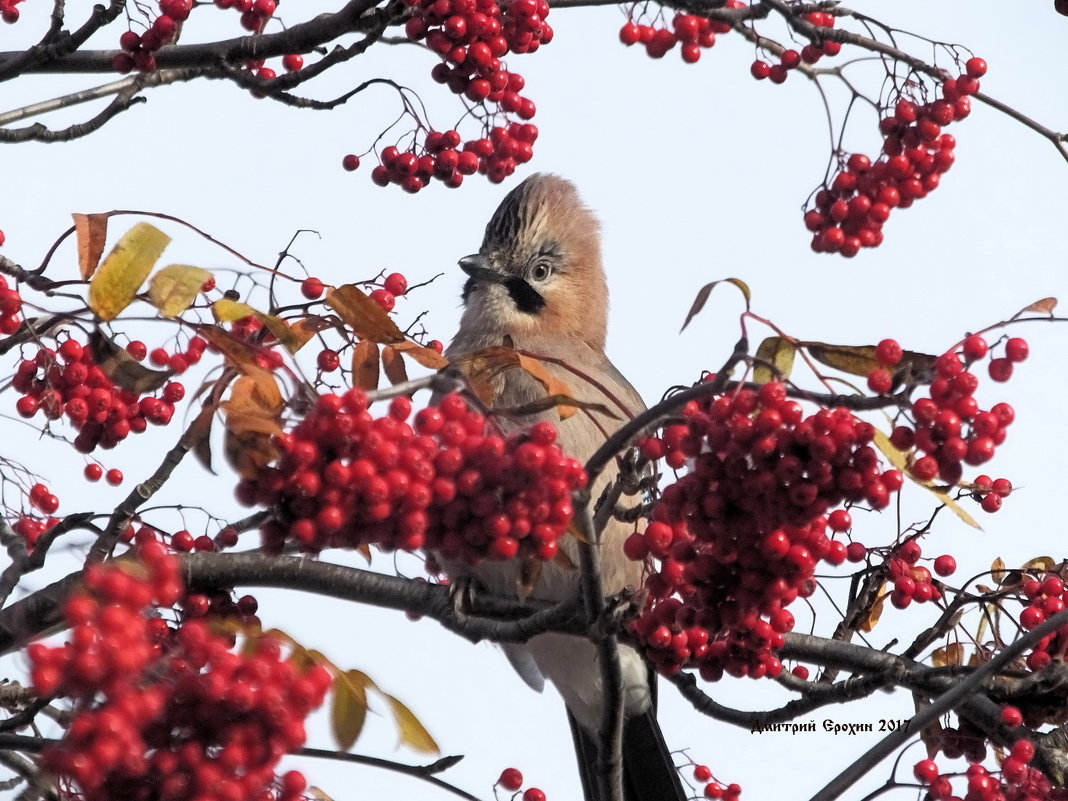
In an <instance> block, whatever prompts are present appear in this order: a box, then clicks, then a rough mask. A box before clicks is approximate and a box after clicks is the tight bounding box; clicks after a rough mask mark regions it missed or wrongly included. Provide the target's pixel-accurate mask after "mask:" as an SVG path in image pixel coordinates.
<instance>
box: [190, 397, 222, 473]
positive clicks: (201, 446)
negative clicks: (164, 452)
mask: <svg viewBox="0 0 1068 801" xmlns="http://www.w3.org/2000/svg"><path fill="white" fill-rule="evenodd" d="M214 422H215V407H213V406H211V405H210V404H209V405H206V406H204V407H202V408H201V410H200V412H199V413H198V414H197V416H196V419H195V420H193V423H192V425H190V426H189V428H188V429H186V432H185V434H183V435H182V442H184V443H185V444H186V445H187V446H189V447H190V449H191V450H192V451H193V455H194V456H195V457H196V458H197V461H198V462H200V464H201V465H203V466H204V469H205V470H207V471H208V472H209V473H211V474H212V475H215V471H214V470H213V469H212V467H211V425H212V423H214Z"/></svg>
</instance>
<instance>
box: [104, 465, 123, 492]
mask: <svg viewBox="0 0 1068 801" xmlns="http://www.w3.org/2000/svg"><path fill="white" fill-rule="evenodd" d="M105 479H106V480H107V482H108V483H109V484H111V486H113V487H117V486H119V484H121V483H122V471H121V470H119V469H118V468H115V467H113V468H111V469H110V470H108V472H107V475H106V476H105Z"/></svg>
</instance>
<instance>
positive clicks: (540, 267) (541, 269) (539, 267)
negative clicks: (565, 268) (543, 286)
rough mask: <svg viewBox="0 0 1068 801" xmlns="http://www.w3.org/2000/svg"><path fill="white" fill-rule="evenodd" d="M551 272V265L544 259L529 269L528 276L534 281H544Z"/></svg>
mask: <svg viewBox="0 0 1068 801" xmlns="http://www.w3.org/2000/svg"><path fill="white" fill-rule="evenodd" d="M552 274H553V268H552V265H550V264H549V263H547V262H544V261H539V262H538V263H537V264H535V265H534V267H533V268H532V269H531V271H530V277H531V279H533V280H534V281H544V280H546V279H547V278H548V277H549V276H550V275H552Z"/></svg>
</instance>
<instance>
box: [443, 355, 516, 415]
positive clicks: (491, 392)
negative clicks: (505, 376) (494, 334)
mask: <svg viewBox="0 0 1068 801" xmlns="http://www.w3.org/2000/svg"><path fill="white" fill-rule="evenodd" d="M453 364H454V365H455V366H456V367H459V368H460V369H461V370H463V372H464V374H465V375H466V376H467V379H468V380H469V381H470V382H471V387H472V389H474V391H475V393H476V394H477V395H478V397H479V398H480V399H481V400H482V401H483V403H485V404H486V405H487V406H492V405H493V404H494V402H495V401H496V400H497V389H496V387H495V386H494V384H495V379H496V378H497V377H498V376H499V375H500V374H501V373H503V372H504V371H505V370H508V369H511V368H513V367H518V366H519V354H518V353H516V351H515V349H514V348H506V347H504V346H503V345H493V346H490V347H488V348H482V349H481V350H476V351H472V352H471V353H465V354H464V355H463V356H461V357H460V358H458V359H456V360H455V361H454V362H453Z"/></svg>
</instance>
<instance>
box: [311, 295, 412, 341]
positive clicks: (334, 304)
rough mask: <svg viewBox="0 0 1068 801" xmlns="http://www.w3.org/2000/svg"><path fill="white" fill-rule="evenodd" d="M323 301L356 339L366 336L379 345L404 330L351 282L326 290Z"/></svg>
mask: <svg viewBox="0 0 1068 801" xmlns="http://www.w3.org/2000/svg"><path fill="white" fill-rule="evenodd" d="M326 304H327V305H328V306H329V307H330V308H331V309H333V310H334V311H336V312H337V313H338V316H339V317H340V318H341V319H342V320H344V321H345V324H346V325H347V326H348V327H349V328H351V329H352V331H353V333H355V334H356V336H358V337H359V338H360V339H370V340H371V341H373V342H377V343H379V344H381V345H392V344H394V343H397V342H403V341H404V333H403V332H402V331H401V330H400V329H399V328H397V324H396V323H395V322H393V318H392V317H390V316H389V314H388V313H387V312H386V310H385V309H383V308H382V307H381V306H379V305H378V304H377V303H375V302H374V301H373V300H371V298H370V297H369V296H368V295H366V294H365V293H364V292H363V291H362V290H361V289H360V288H359V287H357V286H354V285H353V284H345V285H344V286H339V287H337V288H336V289H331V290H329V291H328V292H327V293H326Z"/></svg>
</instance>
